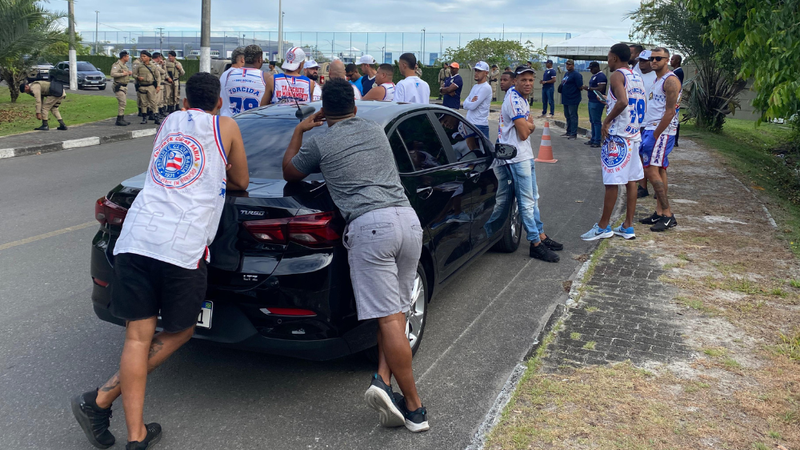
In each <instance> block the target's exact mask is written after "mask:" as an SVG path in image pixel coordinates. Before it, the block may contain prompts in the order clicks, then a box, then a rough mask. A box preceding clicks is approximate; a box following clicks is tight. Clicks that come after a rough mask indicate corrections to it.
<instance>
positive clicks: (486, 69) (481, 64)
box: [475, 61, 489, 72]
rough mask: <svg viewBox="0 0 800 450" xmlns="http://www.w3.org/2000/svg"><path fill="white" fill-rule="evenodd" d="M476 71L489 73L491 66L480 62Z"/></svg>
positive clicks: (476, 65)
mask: <svg viewBox="0 0 800 450" xmlns="http://www.w3.org/2000/svg"><path fill="white" fill-rule="evenodd" d="M475 70H482V71H484V72H488V71H489V64H486V61H478V62H477V64H475Z"/></svg>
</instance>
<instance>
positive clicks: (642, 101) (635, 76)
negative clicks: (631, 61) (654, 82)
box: [606, 67, 647, 141]
mask: <svg viewBox="0 0 800 450" xmlns="http://www.w3.org/2000/svg"><path fill="white" fill-rule="evenodd" d="M616 71H617V72H620V73H621V74H622V75H623V76H625V93H626V94H627V95H628V107H627V108H625V109H624V110H622V112H621V113H620V114H619V115H618V116H617V117H616V118H615V119H614V120H613V121H611V126H609V128H608V134H610V135H614V136H620V137H623V138H627V139H631V140H634V141H641V140H642V136H641V130H640V128H641V125H642V122H643V121H644V115H645V111H647V100H646V97H645V95H646V94H645V89H644V83H643V82H642V76H641V75H639V73H638V72H634V71H633V70H631V69H628V68H627V67H623V68H621V69H617V70H616ZM612 75H613V74H612ZM608 78H609V79H611V77H608ZM606 103H607V105H608V109H607V110H606V114H608V113H609V112H611V110H612V109H614V105H616V104H617V97H615V96H614V90H613V89H609V90H608V97H606Z"/></svg>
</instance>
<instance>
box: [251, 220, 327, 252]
mask: <svg viewBox="0 0 800 450" xmlns="http://www.w3.org/2000/svg"><path fill="white" fill-rule="evenodd" d="M334 218H335V214H334V213H333V212H324V213H319V214H309V215H305V216H295V217H286V218H283V219H265V220H250V221H246V222H244V227H245V228H246V229H247V231H249V232H250V234H252V235H253V237H254V238H256V239H257V240H258V241H260V242H265V243H267V244H279V245H286V244H288V243H289V242H294V243H296V244H300V245H304V246H306V247H312V248H322V247H331V246H333V245H335V244H336V242H337V241H338V240H339V239H340V238H341V236H342V235H341V232H340V231H339V230H338V227H337V226H336V225H335V223H334Z"/></svg>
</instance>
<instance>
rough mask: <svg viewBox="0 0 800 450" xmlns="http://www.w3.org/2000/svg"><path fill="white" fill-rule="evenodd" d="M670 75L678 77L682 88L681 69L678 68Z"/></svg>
mask: <svg viewBox="0 0 800 450" xmlns="http://www.w3.org/2000/svg"><path fill="white" fill-rule="evenodd" d="M672 73H674V74H675V76H676V77H678V79H679V80H681V86H683V68H682V67H678V68H677V69H675V70H673V71H672Z"/></svg>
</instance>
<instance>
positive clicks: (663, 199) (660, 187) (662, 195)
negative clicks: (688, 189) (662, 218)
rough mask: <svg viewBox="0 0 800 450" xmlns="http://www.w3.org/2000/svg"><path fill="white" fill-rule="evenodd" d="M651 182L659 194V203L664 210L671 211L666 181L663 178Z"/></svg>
mask: <svg viewBox="0 0 800 450" xmlns="http://www.w3.org/2000/svg"><path fill="white" fill-rule="evenodd" d="M650 183H651V184H652V185H653V189H654V190H655V191H656V194H658V204H659V206H661V210H662V211H664V212H666V211H669V200H667V190H666V187H665V186H664V182H663V181H661V180H650Z"/></svg>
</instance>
